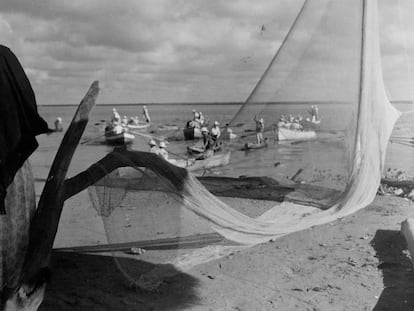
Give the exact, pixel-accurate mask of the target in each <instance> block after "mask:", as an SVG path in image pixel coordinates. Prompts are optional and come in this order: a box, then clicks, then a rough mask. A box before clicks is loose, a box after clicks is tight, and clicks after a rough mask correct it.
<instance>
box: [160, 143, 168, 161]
mask: <svg viewBox="0 0 414 311" xmlns="http://www.w3.org/2000/svg"><path fill="white" fill-rule="evenodd" d="M166 147H167V145H166V144H165V142H163V141H162V142H160V149H159V150H158V155H159V156H160V157H162V158H164V159H165V160H167V161H168V151H167V150H166V149H165V148H166Z"/></svg>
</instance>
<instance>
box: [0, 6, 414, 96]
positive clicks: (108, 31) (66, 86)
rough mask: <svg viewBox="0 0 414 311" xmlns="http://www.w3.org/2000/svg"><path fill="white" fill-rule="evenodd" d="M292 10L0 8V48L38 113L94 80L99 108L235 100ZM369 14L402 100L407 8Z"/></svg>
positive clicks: (413, 36)
mask: <svg viewBox="0 0 414 311" xmlns="http://www.w3.org/2000/svg"><path fill="white" fill-rule="evenodd" d="M344 1H345V0H344ZM302 3H303V0H254V1H252V0H120V1H114V0H70V1H66V0H2V1H1V4H0V38H1V39H2V40H1V42H0V43H1V44H3V45H6V46H8V47H9V48H11V49H12V51H13V52H14V53H15V54H16V55H17V56H18V58H19V60H20V61H21V63H22V65H23V67H24V68H25V71H26V73H27V74H28V76H29V79H30V81H31V82H32V85H33V88H34V90H35V93H36V97H37V101H38V104H78V103H79V101H80V99H81V98H82V96H83V95H84V94H85V92H86V90H87V89H88V87H89V85H90V84H91V83H92V81H94V80H99V81H100V84H101V93H100V95H99V101H98V102H99V103H131V102H198V101H202V102H211V101H244V100H246V98H247V96H248V95H249V93H250V92H251V90H252V89H253V87H254V86H255V84H256V82H257V81H258V79H259V78H260V76H261V74H262V73H263V71H264V70H265V68H266V67H267V65H268V63H269V62H270V60H271V58H272V57H273V55H274V53H275V52H276V50H277V48H278V47H279V45H280V43H281V42H282V40H283V38H284V36H285V35H286V32H287V31H288V29H289V27H290V25H291V24H292V21H293V19H294V17H295V16H296V14H297V13H298V11H299V9H300V7H301V5H302ZM379 6H380V30H381V43H382V46H381V48H382V59H383V68H384V75H385V82H386V84H387V88H388V91H389V94H390V97H391V99H394V100H396V99H412V98H413V94H414V90H412V89H411V87H409V85H410V84H412V83H413V81H414V77H413V76H412V75H413V74H414V73H412V71H413V72H414V66H413V65H412V64H414V61H413V60H414V19H413V18H410V17H412V16H414V1H412V0H392V1H390V0H379ZM263 25H264V27H262V26H263ZM411 67H413V69H411ZM413 89H414V86H413Z"/></svg>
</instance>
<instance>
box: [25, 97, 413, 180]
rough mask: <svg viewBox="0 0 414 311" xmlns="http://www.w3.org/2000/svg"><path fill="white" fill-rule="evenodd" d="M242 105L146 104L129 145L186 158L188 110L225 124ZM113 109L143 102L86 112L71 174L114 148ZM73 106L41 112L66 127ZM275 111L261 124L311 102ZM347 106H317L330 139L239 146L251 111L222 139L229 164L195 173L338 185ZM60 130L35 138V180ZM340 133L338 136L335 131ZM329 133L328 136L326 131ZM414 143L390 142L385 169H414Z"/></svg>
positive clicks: (128, 109) (406, 125) (409, 132)
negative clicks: (107, 132) (142, 126)
mask: <svg viewBox="0 0 414 311" xmlns="http://www.w3.org/2000/svg"><path fill="white" fill-rule="evenodd" d="M240 107H241V104H239V103H233V104H231V103H229V104H214V103H208V104H207V103H203V104H200V103H198V104H147V108H148V110H149V113H150V116H151V121H152V125H151V127H150V128H149V129H147V130H146V131H142V132H140V133H141V134H138V135H135V136H136V138H135V140H134V142H133V145H132V146H131V147H132V148H133V149H136V150H141V151H148V149H149V146H148V142H149V140H150V139H151V137H154V138H159V139H162V138H164V139H165V140H167V141H169V143H168V145H167V149H168V151H169V152H170V157H172V158H174V157H175V158H185V157H187V154H186V151H187V146H189V145H191V144H192V143H194V142H192V141H184V140H183V135H182V130H181V129H182V128H183V127H184V126H185V124H186V122H187V121H188V120H191V118H192V115H193V113H192V111H193V109H195V110H196V111H201V112H203V114H204V115H205V117H206V120H209V123H210V124H212V123H213V122H214V121H218V122H220V126H223V125H224V124H226V123H227V122H229V120H231V119H232V117H233V116H234V115H235V114H236V112H237V111H238V110H239V108H240ZM112 108H116V109H117V111H118V112H119V113H120V115H121V116H127V117H128V118H129V117H132V116H138V117H139V118H140V119H141V120H143V117H142V108H143V105H141V104H136V105H132V104H129V105H98V106H96V107H95V108H94V110H93V111H92V113H91V115H90V120H89V123H88V125H87V128H86V130H85V133H84V135H83V137H82V139H81V143H80V144H79V146H78V148H77V151H76V153H75V155H74V158H73V161H72V164H71V167H70V169H69V176H73V175H75V174H77V173H79V172H80V171H82V170H84V169H86V168H88V167H89V166H90V165H92V164H93V163H94V162H96V161H98V160H99V159H101V158H102V157H103V156H105V154H107V153H109V152H110V151H111V150H112V149H113V147H111V146H107V145H106V144H105V143H104V128H105V126H106V122H107V120H109V119H110V118H111V114H112ZM397 108H398V109H400V110H402V111H404V110H409V109H411V108H412V105H407V104H400V105H399V106H398V107H397ZM76 109H77V107H76V106H40V107H39V113H40V114H41V115H42V116H43V118H44V119H45V120H46V121H47V122H48V124H49V127H51V128H53V124H54V121H55V119H56V118H57V117H61V118H62V119H63V126H64V128H65V129H67V127H68V126H69V124H70V122H71V120H72V117H73V115H74V114H75V112H76ZM272 109H273V110H272V111H274V113H273V114H266V115H262V116H258V117H263V118H264V120H265V125H267V126H269V125H271V124H273V123H276V122H277V120H278V118H279V117H280V115H281V114H286V115H288V114H293V115H302V116H304V117H307V116H308V111H309V110H310V105H309V104H293V105H292V104H277V105H274V107H273V108H272ZM348 110H349V109H348V107H347V106H346V105H341V104H331V105H320V106H319V114H320V116H321V119H322V122H321V127H320V133H328V134H330V133H333V134H335V135H333V136H332V137H331V139H318V140H315V141H306V142H278V141H276V140H275V137H274V135H275V134H274V132H273V131H268V132H266V133H265V136H266V137H268V139H269V146H268V147H267V148H264V149H259V150H252V151H242V150H241V149H242V147H243V145H244V144H245V143H246V142H254V140H255V135H254V132H248V131H247V132H246V128H247V129H248V128H251V129H254V127H255V123H254V121H253V116H251V118H252V119H251V120H245V123H246V124H245V126H244V127H243V129H238V128H233V130H234V132H236V133H237V134H238V139H236V140H235V141H232V142H228V143H226V147H225V148H226V149H230V150H232V154H231V160H230V163H229V165H227V166H224V167H220V168H215V169H212V170H208V171H201V172H198V174H204V175H216V176H217V175H220V176H232V177H238V176H241V175H243V176H269V177H272V178H275V179H281V178H291V177H292V176H294V175H295V174H297V173H298V172H299V175H298V176H297V178H298V180H302V181H303V182H309V183H316V184H320V185H325V186H327V185H329V186H331V187H337V188H342V187H343V186H344V185H345V183H344V182H345V180H346V173H347V170H348V160H347V159H348V157H347V147H346V141H345V139H344V138H343V137H344V135H341V134H344V129H345V128H346V126H347V124H349V122H350V119H351V118H352V114H351V113H349V111H348ZM413 119H414V115H406V116H404V117H403V118H401V119H400V120H399V121H398V122H397V124H396V127H395V129H394V132H395V133H394V135H396V136H400V135H404V136H407V137H414V122H413ZM162 125H174V126H177V127H178V128H179V130H176V131H160V128H159V126H162ZM63 134H64V133H62V132H60V133H59V132H56V133H53V134H50V135H40V136H39V137H38V141H39V148H38V149H37V151H36V152H35V153H34V154H33V156H32V157H31V162H32V165H33V170H34V174H35V177H36V178H38V180H42V179H45V178H46V177H47V174H48V171H49V168H50V165H51V163H52V161H53V158H54V156H55V154H56V151H57V148H58V147H59V145H60V142H61V140H62V138H63ZM337 134H339V135H337ZM328 138H329V136H328ZM413 159H414V146H412V145H411V146H407V145H401V144H397V143H390V144H389V146H388V151H387V157H386V169H388V168H392V169H399V170H402V171H405V172H409V173H413V172H414V161H412V160H413Z"/></svg>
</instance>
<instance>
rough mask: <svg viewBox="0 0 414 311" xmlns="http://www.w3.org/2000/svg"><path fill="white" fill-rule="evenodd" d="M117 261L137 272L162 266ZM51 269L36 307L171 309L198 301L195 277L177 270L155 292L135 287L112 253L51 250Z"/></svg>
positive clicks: (44, 308)
mask: <svg viewBox="0 0 414 311" xmlns="http://www.w3.org/2000/svg"><path fill="white" fill-rule="evenodd" d="M121 260H122V261H123V262H122V265H123V266H125V265H129V266H130V268H131V269H133V270H135V271H137V272H139V271H150V270H152V269H153V268H155V267H157V268H160V266H162V265H154V264H151V263H147V262H144V261H139V260H133V259H128V258H122V259H121ZM162 268H163V267H162ZM167 268H168V269H169V270H171V269H174V267H173V266H169V267H167ZM51 270H52V279H51V282H50V283H49V285H48V287H47V290H46V294H45V299H44V302H43V304H42V306H41V307H40V309H39V310H43V311H45V310H78V311H82V310H89V311H90V310H101V311H102V310H111V311H112V310H122V311H127V310H142V311H145V310H161V311H163V310H172V311H173V310H182V309H184V308H185V306H188V305H193V304H199V298H198V297H197V295H196V293H195V288H196V286H197V284H198V281H197V280H196V279H195V278H193V277H191V276H189V275H187V274H184V273H179V274H178V275H176V276H175V277H174V278H169V279H168V278H167V279H165V282H164V283H163V285H161V286H160V288H159V289H158V291H156V292H148V291H143V290H139V289H136V288H133V287H131V286H130V285H129V284H128V282H127V281H126V279H125V278H124V277H123V275H122V274H121V272H120V270H119V269H118V268H117V266H116V264H115V261H114V260H113V258H112V256H97V255H87V254H80V253H69V252H66V253H54V254H53V255H52V260H51Z"/></svg>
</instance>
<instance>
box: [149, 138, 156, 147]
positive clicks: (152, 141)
mask: <svg viewBox="0 0 414 311" xmlns="http://www.w3.org/2000/svg"><path fill="white" fill-rule="evenodd" d="M149 145H150V146H156V145H157V144H156V143H155V140H153V139H151V140H150V142H149Z"/></svg>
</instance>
